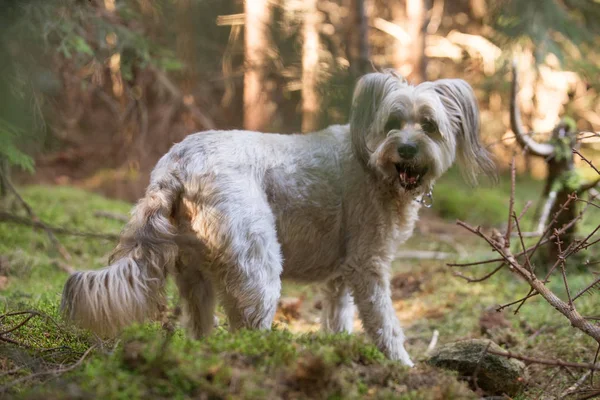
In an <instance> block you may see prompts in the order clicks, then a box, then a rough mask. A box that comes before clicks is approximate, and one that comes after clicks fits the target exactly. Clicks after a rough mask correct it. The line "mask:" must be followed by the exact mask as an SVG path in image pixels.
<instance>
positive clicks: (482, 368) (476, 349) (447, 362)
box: [427, 339, 526, 396]
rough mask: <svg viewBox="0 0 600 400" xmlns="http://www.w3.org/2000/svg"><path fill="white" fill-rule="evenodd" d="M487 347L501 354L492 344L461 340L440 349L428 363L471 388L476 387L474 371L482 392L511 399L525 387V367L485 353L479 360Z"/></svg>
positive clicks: (515, 361)
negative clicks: (457, 376) (456, 375)
mask: <svg viewBox="0 0 600 400" xmlns="http://www.w3.org/2000/svg"><path fill="white" fill-rule="evenodd" d="M488 345H489V349H490V350H496V351H503V349H502V348H501V347H500V346H498V345H497V344H496V343H494V342H492V341H491V340H485V339H469V340H461V341H459V342H454V343H448V344H446V345H444V346H441V347H440V348H439V349H438V350H437V351H436V352H435V353H434V354H433V355H432V356H431V357H430V358H429V360H427V363H429V364H431V365H433V366H436V367H439V368H444V369H450V370H453V371H457V372H458V374H459V376H460V377H461V378H463V379H466V380H468V381H469V384H470V385H471V386H472V387H474V386H475V385H474V382H473V379H472V378H473V375H474V373H475V371H476V370H477V375H476V376H477V386H478V387H479V388H481V389H482V390H483V391H484V392H486V393H488V394H503V393H505V394H507V395H509V396H514V395H515V394H517V393H518V392H519V391H520V390H521V389H522V388H523V385H524V384H525V381H526V375H525V365H524V364H523V363H522V362H520V361H518V360H515V359H509V358H506V357H502V356H497V355H495V354H490V353H486V354H485V355H484V356H483V358H482V357H481V356H482V354H483V352H484V350H485V348H486V347H487V346H488ZM478 365H479V366H478Z"/></svg>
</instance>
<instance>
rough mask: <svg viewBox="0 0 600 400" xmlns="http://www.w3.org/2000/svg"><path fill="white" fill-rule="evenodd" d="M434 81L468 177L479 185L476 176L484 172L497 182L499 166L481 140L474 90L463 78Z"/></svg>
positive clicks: (463, 168)
mask: <svg viewBox="0 0 600 400" xmlns="http://www.w3.org/2000/svg"><path fill="white" fill-rule="evenodd" d="M433 84H434V88H435V91H436V93H437V94H438V96H439V97H440V100H441V101H442V104H443V106H444V108H445V109H446V114H447V115H448V120H449V121H450V129H451V130H452V133H453V134H454V136H455V137H456V142H457V149H456V151H457V158H458V163H459V165H460V167H461V171H462V173H463V176H464V178H465V180H466V181H467V182H469V183H470V184H472V185H476V184H477V175H479V173H481V172H483V173H484V174H485V175H487V176H488V177H489V178H490V180H491V181H492V182H493V183H496V181H497V180H498V176H497V173H496V165H495V164H494V161H492V158H491V156H490V153H489V152H488V151H487V150H486V149H485V148H484V147H483V146H482V144H481V141H480V139H479V108H478V106H477V99H476V98H475V93H474V92H473V89H472V88H471V86H470V85H469V84H468V83H467V82H465V81H464V80H462V79H440V80H437V81H435V82H433Z"/></svg>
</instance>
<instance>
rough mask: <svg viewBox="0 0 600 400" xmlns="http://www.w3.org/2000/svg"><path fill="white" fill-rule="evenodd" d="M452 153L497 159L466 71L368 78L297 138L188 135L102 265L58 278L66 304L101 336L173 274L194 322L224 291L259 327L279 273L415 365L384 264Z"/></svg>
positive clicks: (149, 302) (199, 329) (467, 163)
mask: <svg viewBox="0 0 600 400" xmlns="http://www.w3.org/2000/svg"><path fill="white" fill-rule="evenodd" d="M455 158H458V161H459V163H460V164H461V166H462V168H463V171H464V173H465V176H466V177H467V178H468V180H470V181H472V182H476V175H477V173H478V172H479V171H483V172H485V173H487V174H488V175H490V176H493V175H494V165H493V163H492V161H491V160H490V158H489V156H488V153H487V152H486V151H485V150H484V148H482V146H481V144H480V141H479V111H478V108H477V103H476V100H475V97H474V94H473V91H472V89H471V87H470V86H469V85H468V84H467V83H466V82H464V81H462V80H458V79H456V80H439V81H435V82H426V83H422V84H420V85H418V86H411V85H409V84H407V83H406V81H404V79H403V78H401V77H400V76H398V75H396V74H395V73H393V72H385V73H372V74H368V75H365V76H364V77H363V78H362V79H361V80H360V81H359V82H358V84H357V87H356V89H355V92H354V98H353V105H352V111H351V117H350V124H349V125H344V126H340V125H338V126H331V127H329V128H327V129H325V130H323V131H320V132H316V133H312V134H306V135H279V134H263V133H258V132H244V131H227V132H205V133H199V134H195V135H190V136H188V137H187V138H186V139H184V140H183V141H182V142H181V143H178V144H176V145H174V146H173V147H172V148H171V150H170V151H169V152H168V153H167V154H166V155H165V156H164V157H162V158H161V160H160V161H159V162H158V164H157V165H156V167H155V168H154V171H153V172H152V176H151V182H150V185H149V187H148V189H147V191H146V195H145V197H144V198H143V199H141V200H140V201H139V203H138V204H137V206H136V207H135V209H134V210H133V212H132V218H131V220H130V221H129V223H128V224H127V226H126V227H125V229H124V231H123V233H122V236H121V239H120V242H119V244H118V246H117V248H116V250H115V251H114V254H113V255H112V257H111V260H110V263H111V265H110V266H108V267H107V268H104V269H101V270H99V271H86V272H78V273H76V274H74V275H72V276H71V277H70V278H69V280H68V281H67V283H66V285H65V289H64V293H63V303H62V308H63V310H64V312H65V315H66V316H67V317H68V318H70V319H71V320H73V321H75V322H77V323H78V324H80V325H81V326H83V327H85V328H90V329H92V330H93V331H95V332H97V333H99V334H102V335H112V334H115V333H117V332H118V330H119V329H120V328H122V327H123V326H125V325H127V324H130V323H132V322H134V321H143V320H144V319H146V318H151V317H153V316H155V315H156V313H157V310H158V309H159V308H160V307H161V305H162V304H163V302H164V298H163V295H164V287H165V280H166V277H167V273H171V274H172V275H174V276H175V279H176V283H177V286H178V288H179V292H180V294H181V298H182V299H183V301H184V312H185V315H186V316H187V323H188V326H189V329H190V330H191V332H192V334H193V335H194V336H196V337H200V336H203V335H206V334H208V333H209V332H210V330H211V328H212V327H213V318H214V308H215V301H216V298H219V299H220V301H221V303H222V305H223V307H224V309H225V311H226V313H227V316H228V319H229V324H230V326H231V328H232V329H237V328H241V327H247V328H259V329H269V328H270V327H271V323H272V321H273V316H274V314H275V309H276V306H277V301H278V299H279V295H280V290H281V279H282V278H289V279H294V280H298V281H304V282H321V283H323V284H324V291H323V295H324V299H323V317H322V323H323V328H324V329H325V330H327V331H330V332H341V331H347V332H350V331H351V330H352V322H353V315H354V303H356V305H357V306H358V310H359V314H360V317H361V319H362V322H363V326H364V329H365V330H366V332H367V333H368V335H369V336H370V337H371V338H372V339H373V340H374V341H375V343H376V344H377V346H378V347H379V348H380V349H381V351H383V352H384V353H385V354H386V355H387V356H388V357H389V358H391V359H393V360H400V361H402V362H403V363H404V364H407V365H413V363H412V361H411V359H410V357H409V355H408V353H407V352H406V350H405V349H404V344H403V342H404V334H403V332H402V328H401V327H400V323H399V321H398V318H397V317H396V313H395V311H394V307H393V305H392V301H391V298H390V263H391V261H392V259H393V257H394V252H395V248H396V246H397V245H398V244H399V243H401V242H403V241H405V240H406V239H407V238H408V237H409V236H410V235H411V233H412V231H413V227H414V224H415V221H416V219H417V213H418V210H419V208H420V207H421V204H420V203H419V202H418V201H415V199H418V197H419V196H423V195H424V194H426V193H428V192H429V190H430V189H431V188H432V186H433V183H434V181H435V180H436V179H437V178H439V177H440V176H441V175H442V173H443V172H444V171H446V170H447V169H448V168H449V167H450V166H451V165H452V163H453V162H454V160H455Z"/></svg>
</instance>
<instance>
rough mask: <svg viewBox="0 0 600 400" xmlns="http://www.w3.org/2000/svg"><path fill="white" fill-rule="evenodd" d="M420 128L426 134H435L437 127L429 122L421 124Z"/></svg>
mask: <svg viewBox="0 0 600 400" xmlns="http://www.w3.org/2000/svg"><path fill="white" fill-rule="evenodd" d="M421 128H422V129H423V130H424V131H425V132H427V133H434V132H437V125H436V124H435V122H433V121H430V120H426V121H423V122H421Z"/></svg>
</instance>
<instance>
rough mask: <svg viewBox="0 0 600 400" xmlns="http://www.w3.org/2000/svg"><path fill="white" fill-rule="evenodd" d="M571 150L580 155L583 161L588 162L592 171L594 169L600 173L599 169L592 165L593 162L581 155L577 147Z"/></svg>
mask: <svg viewBox="0 0 600 400" xmlns="http://www.w3.org/2000/svg"><path fill="white" fill-rule="evenodd" d="M571 150H572V151H573V154H577V155H578V156H579V157H581V159H582V160H583V161H585V162H586V163H588V165H589V166H590V167H592V169H593V170H594V171H596V173H597V174H598V175H600V170H598V168H596V167H595V166H594V164H593V163H592V162H591V161H590V160H588V159H587V158H585V157H584V156H583V155H582V154H581V153H580V152H579V151H578V150H577V149H571Z"/></svg>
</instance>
